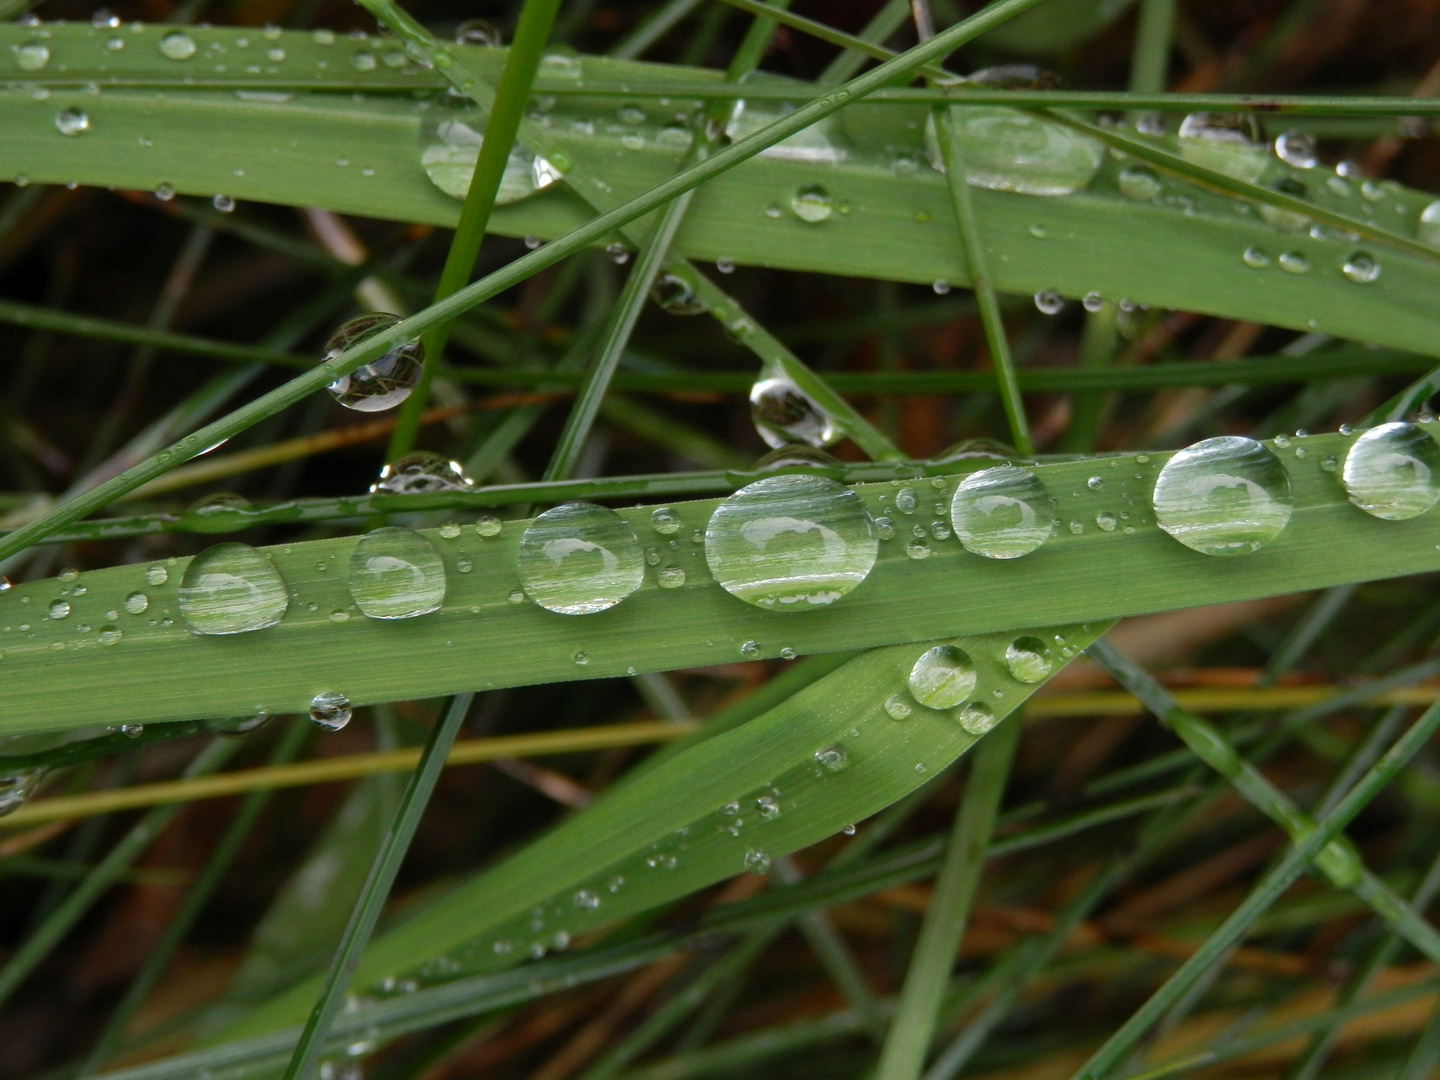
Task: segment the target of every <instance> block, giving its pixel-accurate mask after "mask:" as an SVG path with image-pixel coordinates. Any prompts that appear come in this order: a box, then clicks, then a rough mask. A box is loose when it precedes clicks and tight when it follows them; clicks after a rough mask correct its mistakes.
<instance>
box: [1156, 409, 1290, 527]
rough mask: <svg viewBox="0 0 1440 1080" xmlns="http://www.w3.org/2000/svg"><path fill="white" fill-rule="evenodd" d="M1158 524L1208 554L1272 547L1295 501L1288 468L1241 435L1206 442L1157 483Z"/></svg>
mask: <svg viewBox="0 0 1440 1080" xmlns="http://www.w3.org/2000/svg"><path fill="white" fill-rule="evenodd" d="M1153 506H1154V509H1155V521H1156V523H1157V524H1158V525H1159V526H1160V528H1162V529H1164V530H1165V531H1166V532H1167V533H1169V534H1170V535H1171V536H1173V537H1174V538H1175V539H1176V540H1178V541H1180V543H1182V544H1184V545H1185V546H1186V547H1188V548H1191V549H1193V550H1195V551H1198V552H1201V553H1202V554H1205V555H1247V554H1249V553H1251V552H1253V551H1258V550H1260V548H1262V547H1264V546H1265V545H1266V544H1268V543H1270V542H1271V541H1272V540H1274V539H1275V538H1276V537H1278V536H1279V535H1280V534H1281V532H1283V531H1284V529H1285V525H1286V524H1287V523H1288V522H1289V520H1290V512H1291V510H1292V509H1293V506H1294V501H1293V498H1292V495H1291V490H1290V477H1289V476H1288V475H1287V474H1286V472H1285V467H1284V466H1283V465H1282V464H1280V459H1279V458H1277V457H1276V456H1275V455H1274V453H1272V452H1271V451H1270V450H1269V449H1268V448H1267V447H1265V446H1263V445H1261V444H1260V443H1258V442H1256V441H1255V440H1254V439H1247V438H1245V437H1243V436H1239V435H1222V436H1219V437H1217V438H1214V439H1205V440H1203V441H1201V442H1198V443H1195V444H1194V445H1192V446H1189V447H1186V448H1185V449H1184V450H1181V451H1179V452H1178V453H1177V454H1175V455H1174V456H1173V457H1172V458H1171V459H1170V460H1169V461H1168V462H1166V463H1165V467H1164V468H1163V469H1161V470H1160V475H1159V476H1158V477H1156V479H1155V493H1154V497H1153Z"/></svg>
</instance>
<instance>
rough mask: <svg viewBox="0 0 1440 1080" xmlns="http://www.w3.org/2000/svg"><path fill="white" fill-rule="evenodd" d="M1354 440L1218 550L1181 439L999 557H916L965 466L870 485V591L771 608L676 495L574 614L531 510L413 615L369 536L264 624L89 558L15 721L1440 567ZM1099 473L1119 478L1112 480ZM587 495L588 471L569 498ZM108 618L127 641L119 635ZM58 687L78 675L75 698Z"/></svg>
mask: <svg viewBox="0 0 1440 1080" xmlns="http://www.w3.org/2000/svg"><path fill="white" fill-rule="evenodd" d="M1353 438H1355V436H1353V435H1338V434H1337V435H1315V436H1310V437H1309V438H1306V439H1303V440H1296V441H1295V445H1292V446H1291V447H1289V448H1288V449H1287V448H1285V447H1278V446H1277V447H1276V450H1277V452H1278V453H1279V454H1280V455H1281V457H1282V458H1283V459H1284V460H1285V463H1286V467H1287V469H1288V471H1289V473H1290V477H1291V482H1292V484H1293V486H1294V490H1295V502H1296V509H1295V512H1294V515H1293V517H1292V518H1291V520H1290V523H1289V526H1288V527H1287V528H1286V530H1285V532H1284V533H1283V534H1282V535H1281V536H1280V538H1279V539H1278V540H1276V541H1275V542H1274V543H1273V544H1271V545H1269V546H1268V547H1266V548H1264V549H1263V550H1261V551H1260V552H1258V553H1256V554H1253V555H1249V556H1245V557H1242V558H1233V559H1216V558H1211V557H1208V556H1204V555H1200V554H1197V553H1195V552H1193V551H1191V550H1189V549H1188V548H1185V547H1183V546H1181V545H1180V544H1178V543H1176V542H1175V541H1174V540H1172V539H1171V538H1170V537H1168V536H1166V535H1165V534H1164V533H1163V532H1161V531H1160V530H1159V529H1158V528H1157V527H1156V526H1155V525H1154V524H1153V519H1152V517H1151V514H1150V510H1149V502H1150V492H1151V486H1152V484H1153V483H1154V478H1155V475H1156V473H1157V471H1158V469H1159V468H1160V467H1161V466H1162V465H1163V464H1164V462H1165V461H1166V460H1167V455H1164V454H1153V455H1148V456H1147V455H1140V457H1141V458H1144V460H1143V461H1141V460H1140V458H1137V457H1135V456H1115V457H1109V458H1099V459H1094V460H1090V461H1072V462H1058V463H1054V464H1045V465H1039V466H1036V467H1035V469H1034V471H1035V472H1036V474H1037V475H1038V476H1040V477H1041V478H1042V480H1043V482H1044V483H1045V485H1046V486H1047V487H1048V489H1049V490H1050V491H1051V492H1052V493H1053V494H1054V496H1055V498H1056V499H1057V504H1058V513H1059V518H1060V526H1059V527H1058V528H1057V529H1056V531H1055V534H1054V535H1053V536H1052V537H1051V539H1050V540H1049V541H1048V542H1047V543H1046V544H1045V546H1044V547H1043V548H1041V549H1040V550H1039V551H1037V552H1035V553H1033V554H1031V555H1029V556H1027V557H1025V558H1023V559H1018V560H1008V561H996V560H990V559H983V558H979V557H977V556H974V555H971V554H970V553H968V552H966V551H965V550H964V549H963V548H962V547H961V546H960V544H959V542H958V541H956V540H955V539H953V538H950V539H946V540H943V541H941V540H934V539H931V540H930V541H929V547H928V549H927V550H928V551H929V552H931V554H930V557H928V558H925V559H915V558H912V557H909V556H908V554H907V537H906V536H905V535H904V534H905V533H908V532H909V531H910V529H911V528H912V527H913V526H916V525H920V526H922V527H923V526H927V525H928V523H929V522H930V521H931V520H932V518H934V519H936V520H941V521H944V520H945V519H946V516H947V515H946V514H945V513H943V512H938V511H937V510H936V509H935V506H936V505H939V506H941V507H942V509H943V508H946V507H948V501H949V497H950V493H951V492H952V491H953V481H952V480H945V479H944V478H942V477H932V478H928V479H921V480H913V481H908V482H902V481H898V480H897V481H892V482H890V483H876V484H859V485H855V487H854V489H853V490H855V491H856V492H857V494H859V495H860V497H861V498H862V500H863V501H864V502H865V504H866V507H867V509H868V510H869V511H870V513H871V514H872V515H873V516H875V517H880V516H889V517H891V518H892V519H893V520H894V521H895V522H896V528H897V530H898V531H899V532H900V533H901V534H902V535H901V536H900V537H899V538H897V539H896V540H893V541H885V542H882V544H881V552H880V557H879V560H878V562H877V563H876V565H875V568H874V570H873V571H872V572H871V574H870V576H869V578H868V579H867V580H866V581H865V582H864V584H862V585H861V586H860V587H859V588H858V589H857V590H856V591H855V592H854V593H853V594H851V595H850V596H847V597H845V598H844V599H843V600H841V601H840V602H839V603H837V604H834V605H832V606H830V607H826V608H821V609H818V610H814V611H810V612H794V613H789V612H786V613H778V612H769V611H764V610H761V609H759V608H755V607H751V606H750V605H748V604H745V603H743V602H741V601H739V600H737V599H735V598H734V597H732V596H730V595H729V594H728V593H726V592H724V591H723V590H722V589H720V588H719V587H718V586H717V585H715V584H714V583H713V581H712V580H711V579H710V575H709V572H708V570H707V568H706V563H705V559H704V556H703V552H702V544H701V543H699V542H697V540H696V539H694V538H696V537H701V538H703V531H704V529H705V527H706V524H707V523H708V521H709V519H710V515H711V512H712V510H713V508H714V507H715V506H716V501H715V500H700V501H696V502H690V503H676V504H673V509H674V510H675V512H676V514H677V515H678V517H679V519H680V521H681V523H682V528H681V529H680V531H679V532H677V533H676V534H674V536H675V539H676V543H677V548H676V549H675V550H671V549H670V548H669V547H668V546H667V545H668V538H667V537H665V536H661V535H660V534H657V533H655V532H654V531H653V530H652V527H651V522H650V510H649V509H648V508H635V509H629V510H622V511H620V513H621V516H622V517H625V518H626V519H627V520H629V521H630V522H632V524H633V527H634V528H635V531H636V534H637V535H638V536H640V537H644V538H648V539H646V540H644V541H643V542H644V543H646V544H647V545H652V546H654V547H655V549H656V554H657V556H660V557H661V565H659V566H655V567H653V568H649V569H647V572H646V581H645V583H644V584H643V585H642V586H641V588H640V589H639V590H638V591H637V592H636V593H634V594H633V595H632V596H631V597H630V598H629V599H627V600H626V601H625V602H624V603H622V604H620V605H618V606H616V607H614V608H612V609H610V610H608V611H604V612H601V613H599V614H595V615H585V616H563V615H557V614H554V613H552V612H548V611H544V610H542V609H541V608H539V607H537V606H535V605H533V604H531V603H529V602H527V601H524V598H523V595H522V594H520V593H519V592H518V589H519V586H520V580H519V577H518V574H517V572H516V569H515V558H516V550H517V545H518V541H519V537H520V534H521V532H522V531H523V530H524V528H525V525H526V522H524V521H518V522H508V523H506V524H505V527H504V531H503V532H502V533H501V535H500V536H499V537H495V538H486V537H482V536H480V535H479V534H478V533H477V532H476V531H475V530H474V529H473V528H471V527H468V526H466V527H463V528H458V529H455V530H452V529H447V530H445V531H446V532H454V533H456V535H455V536H454V538H451V539H447V538H446V537H445V536H444V535H441V534H440V533H439V532H438V531H430V532H428V533H427V535H428V536H429V537H430V538H431V540H432V542H433V543H434V544H435V545H436V547H437V549H438V550H439V552H440V553H441V556H442V558H443V559H444V561H445V565H446V569H447V574H448V581H449V586H448V592H447V594H446V599H445V604H444V606H443V608H442V610H441V611H439V612H436V613H435V614H433V615H427V616H424V617H421V618H417V619H408V620H402V621H399V622H390V621H378V620H369V619H365V618H363V617H362V616H361V615H360V613H359V611H358V610H357V609H356V608H355V607H354V606H353V601H352V600H351V598H350V595H349V591H348V588H347V585H346V568H347V566H348V564H349V558H350V552H351V550H352V548H353V547H354V544H355V542H356V538H354V537H342V538H336V539H333V540H319V541H310V542H306V543H296V544H287V545H281V546H278V547H273V548H268V549H266V552H267V554H268V555H269V556H270V558H271V560H272V561H273V563H274V565H275V566H276V568H277V569H278V570H279V571H280V573H281V575H282V577H283V578H284V579H285V581H286V582H287V584H288V585H289V588H290V591H291V595H292V599H291V601H290V606H289V610H288V611H287V612H286V614H285V617H284V618H283V620H282V621H281V622H280V624H279V625H278V626H276V627H273V628H271V629H268V630H263V631H258V632H254V633H248V634H238V635H231V636H222V637H204V636H196V635H193V634H191V633H189V632H188V630H187V628H186V626H185V623H184V620H183V618H182V617H181V613H180V611H179V606H178V602H177V597H178V586H179V583H180V581H181V579H182V578H183V576H184V572H185V569H186V566H187V565H188V560H187V559H181V558H171V559H167V560H164V561H162V562H159V563H156V564H154V568H158V570H160V571H164V574H165V577H166V580H165V582H164V583H163V584H159V585H150V584H148V583H147V580H146V574H147V572H149V571H150V570H151V569H152V567H151V565H149V564H146V565H136V566H122V567H115V568H110V569H103V570H96V571H90V572H87V573H85V574H84V575H82V577H81V579H80V582H79V584H80V585H82V586H83V587H84V588H85V590H86V591H85V593H84V595H75V594H74V593H73V591H69V592H67V591H66V590H67V586H66V584H65V583H63V582H59V581H57V580H53V579H51V580H44V581H36V582H29V583H26V584H23V585H17V586H16V587H14V588H13V589H11V590H10V591H9V592H6V593H4V594H0V653H3V654H4V656H5V661H4V662H5V666H6V668H7V678H6V681H5V689H4V701H5V704H6V709H5V712H4V714H3V715H0V731H3V732H5V733H19V732H23V731H41V730H59V729H64V728H69V727H81V726H85V725H87V724H92V723H94V722H96V719H97V718H99V717H102V716H103V717H104V718H105V720H106V722H110V723H125V722H138V723H145V722H150V721H156V720H165V719H177V720H178V719H193V718H197V717H208V716H236V715H243V714H246V713H249V712H251V711H253V710H254V709H256V708H258V707H263V708H265V709H267V710H268V711H270V712H271V713H283V712H302V711H304V710H305V709H307V708H308V706H309V702H310V699H311V698H312V697H313V696H314V695H315V694H317V693H320V692H322V691H339V692H342V693H344V694H346V695H347V696H348V697H349V698H350V699H351V701H352V702H355V703H356V704H366V703H371V702H376V701H387V700H397V699H403V698H416V697H430V696H438V695H441V694H447V693H455V692H459V691H462V690H482V689H487V688H493V687H499V686H515V685H524V684H531V683H539V682H552V681H568V680H574V679H585V678H599V677H606V676H619V675H626V674H629V673H631V672H632V671H664V670H673V669H676V668H682V667H690V666H698V665H705V664H715V663H722V662H726V661H730V660H733V659H738V658H740V657H741V655H742V654H741V652H740V647H741V646H742V645H743V644H745V643H746V642H752V641H753V642H755V643H756V645H755V648H754V649H753V650H749V649H747V651H746V653H745V654H744V655H747V656H748V655H750V654H751V652H752V651H753V654H754V655H755V656H758V657H776V656H779V655H780V654H781V651H782V650H794V651H795V652H796V653H800V654H806V653H817V652H831V651H839V650H845V649H857V648H868V647H873V646H878V645H888V644H894V643H897V642H902V641H917V640H921V639H924V638H928V637H932V636H934V634H935V633H937V632H938V633H943V634H967V633H984V632H991V631H999V630H1004V629H1015V628H1019V627H1024V626H1035V625H1046V624H1050V623H1059V622H1085V621H1098V620H1101V619H1112V618H1117V617H1120V616H1126V615H1136V614H1142V613H1145V612H1153V611H1163V610H1170V609H1174V608H1181V607H1187V606H1192V605H1199V604H1212V603H1218V602H1221V601H1225V600H1239V599H1247V598H1254V597H1260V596H1270V595H1276V594H1280V593H1288V592H1297V591H1301V590H1306V589H1314V588H1320V587H1325V586H1329V585H1335V584H1341V583H1345V582H1352V581H1364V580H1372V579H1375V578H1382V577H1396V576H1400V575H1404V574H1414V573H1421V572H1425V571H1430V570H1434V569H1436V568H1440V551H1437V548H1436V545H1437V544H1440V514H1437V513H1435V512H1431V513H1430V514H1426V515H1422V516H1421V517H1418V518H1414V519H1412V520H1410V521H1400V522H1392V521H1380V520H1378V519H1376V518H1372V517H1370V516H1369V515H1367V514H1365V513H1362V512H1361V511H1360V510H1358V509H1356V508H1355V507H1354V506H1352V505H1351V504H1350V503H1349V502H1348V500H1347V499H1346V497H1345V494H1344V492H1343V490H1342V489H1341V487H1340V485H1339V483H1338V481H1337V478H1336V476H1335V475H1333V474H1331V473H1329V472H1326V471H1325V469H1324V467H1323V466H1324V464H1325V462H1326V461H1327V459H1329V458H1330V457H1332V456H1333V457H1343V456H1344V454H1345V451H1346V448H1347V447H1348V445H1349V444H1350V442H1351V441H1352V439H1353ZM1297 446H1298V448H1299V449H1303V450H1304V451H1305V456H1304V457H1299V456H1297V455H1296V448H1297ZM1092 477H1097V478H1098V480H1099V483H1098V484H1096V485H1093V486H1092V485H1091V484H1090V483H1089V481H1090V478H1092ZM937 481H938V483H937ZM903 487H910V488H911V489H912V490H913V491H914V492H915V493H916V497H917V502H918V504H919V509H920V513H917V514H916V515H915V516H913V517H907V516H906V515H904V514H902V513H898V512H897V511H896V509H895V504H894V498H895V495H896V493H897V492H898V491H900V490H901V489H902V488H903ZM594 491H595V493H596V494H603V491H604V488H603V486H600V487H596V488H595V489H594ZM585 493H586V491H585V488H584V487H583V486H582V487H579V488H576V489H574V490H573V491H571V492H567V497H584V494H585ZM1103 513H1110V514H1115V515H1116V516H1117V522H1118V525H1119V526H1120V527H1117V528H1116V529H1115V530H1114V531H1111V532H1106V531H1104V530H1103V529H1101V528H1100V527H1098V526H1097V524H1096V519H1097V516H1098V515H1100V514H1103ZM1120 514H1128V515H1129V518H1128V519H1126V518H1121V517H1119V515H1120ZM1127 529H1133V530H1134V531H1133V532H1128V531H1127ZM1076 530H1078V531H1076ZM672 563H673V564H674V565H676V566H678V567H680V568H681V569H683V570H684V571H685V574H686V581H685V584H684V585H683V586H682V587H680V588H675V589H662V588H661V587H660V586H659V584H658V581H657V579H656V577H655V574H656V573H657V571H658V570H660V569H662V568H663V566H664V565H667V564H672ZM465 565H469V566H471V567H472V569H470V570H469V571H468V572H466V571H465V570H463V566H465ZM157 576H158V574H157ZM135 592H140V593H142V594H144V595H145V597H146V598H147V601H148V604H147V607H146V610H145V611H144V612H143V613H141V614H139V615H131V614H128V612H127V610H126V607H125V600H126V598H127V597H128V596H129V595H130V594H132V593H135ZM512 597H513V599H512ZM62 599H63V600H65V601H66V602H67V603H69V604H70V612H69V614H68V615H66V616H65V617H64V618H62V619H50V618H47V617H46V614H47V612H48V611H49V608H50V605H51V604H52V602H54V601H57V600H62ZM111 612H115V613H116V616H115V617H114V618H113V619H112V618H111V615H110V613H111ZM107 626H114V627H115V629H117V630H118V631H120V633H121V637H120V639H119V640H118V641H115V640H114V639H113V638H109V637H107V639H106V640H107V641H112V642H113V643H112V644H109V645H101V644H99V635H100V633H101V632H102V630H103V628H105V627H107ZM6 627H9V629H8V630H7V629H5V628H6ZM82 627H86V628H88V629H86V630H82V629H81V628H82ZM356 657H364V658H365V662H364V663H356V662H355V658H356ZM259 670H263V671H265V672H266V678H265V680H264V683H263V684H262V685H257V684H256V681H255V678H254V673H255V672H256V671H259ZM56 686H64V687H65V688H66V693H64V694H56V693H55V692H54V688H55V687H56Z"/></svg>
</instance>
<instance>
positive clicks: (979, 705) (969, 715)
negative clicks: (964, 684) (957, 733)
mask: <svg viewBox="0 0 1440 1080" xmlns="http://www.w3.org/2000/svg"><path fill="white" fill-rule="evenodd" d="M955 719H956V720H957V721H959V723H960V727H961V729H962V730H963V731H965V732H966V733H967V734H970V735H984V734H985V733H986V732H987V731H989V730H990V729H991V728H993V727H994V726H995V724H996V722H997V721H996V717H995V710H994V709H992V708H990V706H989V705H986V704H985V703H984V702H983V701H972V702H970V704H968V705H966V706H965V707H964V708H963V709H961V710H960V712H959V713H958V714H956V716H955Z"/></svg>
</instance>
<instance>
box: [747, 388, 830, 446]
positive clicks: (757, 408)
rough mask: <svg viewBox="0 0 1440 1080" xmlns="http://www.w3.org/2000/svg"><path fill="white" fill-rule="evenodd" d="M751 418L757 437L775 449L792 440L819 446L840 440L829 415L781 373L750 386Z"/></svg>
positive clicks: (792, 441) (786, 444)
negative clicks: (778, 375)
mask: <svg viewBox="0 0 1440 1080" xmlns="http://www.w3.org/2000/svg"><path fill="white" fill-rule="evenodd" d="M750 418H751V420H752V421H753V422H754V424H755V430H756V432H757V433H758V434H759V435H760V438H762V439H763V440H764V441H765V443H766V444H767V445H769V446H771V447H774V448H775V449H777V450H779V449H783V448H785V447H786V446H788V445H789V444H791V443H795V442H803V443H806V444H808V445H810V446H813V447H817V448H818V447H823V446H830V445H832V444H834V443H836V442H838V441H839V440H840V435H841V432H840V429H839V428H838V427H837V426H836V425H835V422H834V420H833V419H832V418H831V417H830V415H829V414H828V413H826V412H825V410H824V409H822V408H821V407H820V406H819V405H818V404H816V402H815V400H814V399H813V398H811V397H810V395H809V394H807V393H805V391H803V390H801V389H800V387H798V386H796V385H795V383H794V382H792V381H791V380H790V379H788V378H785V377H784V376H780V377H770V378H762V379H760V380H758V381H757V382H756V383H755V385H754V386H752V387H751V388H750Z"/></svg>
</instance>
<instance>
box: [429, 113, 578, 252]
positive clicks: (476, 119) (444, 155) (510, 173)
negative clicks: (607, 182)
mask: <svg viewBox="0 0 1440 1080" xmlns="http://www.w3.org/2000/svg"><path fill="white" fill-rule="evenodd" d="M488 121H489V114H488V113H487V112H486V111H485V110H484V109H481V108H479V107H478V106H476V105H475V104H474V103H473V102H471V101H470V100H469V99H468V98H464V97H459V96H457V95H453V94H450V95H446V96H444V97H441V98H437V99H436V100H435V101H433V102H431V103H430V104H429V105H427V106H426V107H425V108H424V110H423V111H422V112H421V114H420V136H419V146H420V167H421V168H422V169H424V170H425V175H426V176H428V177H429V178H430V182H431V183H432V184H434V185H435V186H436V187H438V188H439V189H440V190H441V191H443V192H445V194H446V195H449V196H451V197H452V198H455V199H461V200H463V199H464V198H465V195H466V193H467V192H469V190H470V178H471V176H472V175H474V172H475V162H476V161H477V160H478V159H479V157H480V146H481V144H482V143H483V142H484V141H485V125H486V123H487V122H488ZM560 177H561V172H560V170H559V169H557V168H556V167H555V166H554V165H553V164H552V163H551V162H549V161H547V160H546V159H545V158H542V157H536V156H535V154H533V153H532V152H531V151H529V150H527V149H526V148H525V147H524V146H522V145H520V144H519V143H518V142H517V143H516V144H515V146H514V148H513V149H512V150H511V151H510V156H509V157H508V158H507V159H506V160H505V172H504V174H503V175H502V176H501V179H500V188H499V190H498V191H497V192H496V195H495V201H496V203H498V204H500V205H502V206H503V205H505V204H507V203H513V202H518V201H519V200H521V199H523V198H526V197H527V196H530V195H533V194H535V193H536V192H537V191H541V190H543V189H544V188H547V187H549V186H550V185H551V184H553V183H554V182H555V181H556V180H558V179H560ZM535 246H537V247H538V246H539V245H538V243H537V244H536V245H535Z"/></svg>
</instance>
